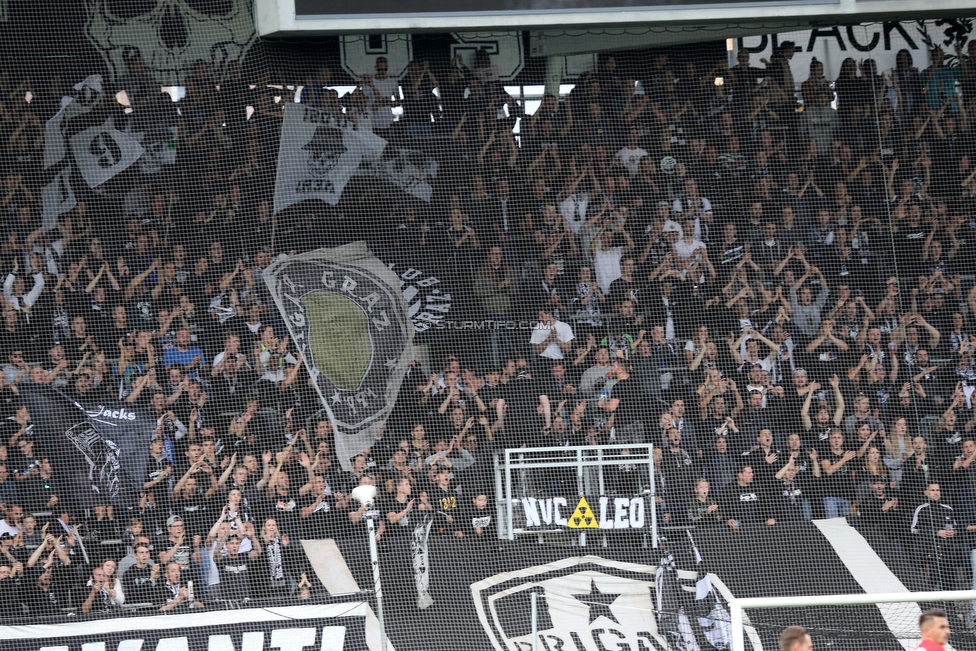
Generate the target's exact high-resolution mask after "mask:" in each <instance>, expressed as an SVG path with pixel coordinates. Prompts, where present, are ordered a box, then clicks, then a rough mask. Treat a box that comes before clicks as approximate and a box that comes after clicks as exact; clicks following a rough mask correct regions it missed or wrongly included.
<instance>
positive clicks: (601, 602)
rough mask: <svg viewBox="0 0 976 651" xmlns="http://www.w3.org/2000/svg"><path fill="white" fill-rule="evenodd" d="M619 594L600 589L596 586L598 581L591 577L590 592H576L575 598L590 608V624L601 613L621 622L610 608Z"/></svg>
mask: <svg viewBox="0 0 976 651" xmlns="http://www.w3.org/2000/svg"><path fill="white" fill-rule="evenodd" d="M619 596H620V594H613V593H606V592H600V589H599V588H597V587H596V581H594V580H593V579H590V593H589V594H574V595H573V598H575V599H577V600H578V601H581V602H583V603H584V604H586V605H587V607H588V608H589V609H590V624H592V623H593V622H595V621H596V620H597V618H598V617H600V616H601V615H602V616H604V617H606V618H607V619H609V620H610V621H612V622H616V623H617V624H619V623H620V622H619V621H618V620H617V618H616V617H615V616H614V614H613V612H611V610H610V604H612V603H613V602H614V601H616V600H617V597H619Z"/></svg>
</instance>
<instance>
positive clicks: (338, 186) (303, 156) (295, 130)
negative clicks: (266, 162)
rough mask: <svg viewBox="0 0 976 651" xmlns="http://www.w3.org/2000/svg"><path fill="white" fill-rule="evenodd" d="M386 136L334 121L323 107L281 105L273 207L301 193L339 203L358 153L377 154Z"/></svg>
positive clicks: (304, 196)
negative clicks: (282, 111) (319, 108)
mask: <svg viewBox="0 0 976 651" xmlns="http://www.w3.org/2000/svg"><path fill="white" fill-rule="evenodd" d="M384 147H386V140H384V139H383V138H380V137H379V136H377V135H376V134H374V133H373V132H372V131H369V130H368V129H359V128H357V127H356V126H355V125H350V124H346V125H340V124H337V123H336V121H335V118H334V117H333V116H332V115H331V114H329V113H326V112H324V111H319V110H318V109H313V108H309V107H308V106H305V105H304V104H294V103H289V104H286V105H285V113H284V118H283V119H282V123H281V143H280V145H279V147H278V174H277V177H276V178H275V194H274V212H279V211H281V210H284V209H285V208H287V207H288V206H290V205H292V204H296V203H298V202H299V201H305V200H307V199H318V200H320V201H325V202H326V203H329V204H331V205H333V206H334V205H335V204H337V203H339V198H340V197H341V196H342V191H343V190H344V189H345V187H346V184H347V183H348V182H349V178H350V177H351V176H352V175H353V172H355V171H356V170H357V169H358V168H359V164H360V162H361V161H362V160H363V158H364V157H365V158H367V159H371V158H374V157H377V156H379V155H380V154H381V153H382V152H383V148H384Z"/></svg>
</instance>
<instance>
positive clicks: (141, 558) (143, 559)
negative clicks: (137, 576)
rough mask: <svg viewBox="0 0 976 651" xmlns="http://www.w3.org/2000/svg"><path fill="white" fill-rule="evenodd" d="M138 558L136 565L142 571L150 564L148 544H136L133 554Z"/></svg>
mask: <svg viewBox="0 0 976 651" xmlns="http://www.w3.org/2000/svg"><path fill="white" fill-rule="evenodd" d="M132 555H133V556H135V558H136V565H137V566H138V567H139V568H140V569H141V568H143V567H146V565H148V564H149V546H148V545H146V544H136V548H135V551H134V552H133V553H132Z"/></svg>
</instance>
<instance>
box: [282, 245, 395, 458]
mask: <svg viewBox="0 0 976 651" xmlns="http://www.w3.org/2000/svg"><path fill="white" fill-rule="evenodd" d="M264 281H265V283H267V285H268V288H269V289H270V291H271V295H272V297H273V298H274V301H275V304H276V305H277V306H278V310H279V311H280V312H281V316H282V318H283V319H284V321H285V323H286V324H287V325H288V331H289V333H290V335H291V338H292V342H293V344H294V346H295V347H296V348H297V349H298V351H299V352H300V353H301V355H302V356H303V359H304V362H305V368H306V369H308V373H309V375H310V376H311V378H312V381H313V383H314V384H315V388H316V390H317V391H318V394H319V397H320V398H321V400H322V403H323V404H324V405H325V408H326V410H327V411H328V414H329V419H330V420H331V421H332V425H333V426H334V427H335V429H336V441H335V443H336V445H335V447H336V452H337V454H338V456H339V460H340V461H341V463H342V466H343V468H345V469H346V470H352V465H351V459H352V458H353V457H355V455H357V454H359V453H360V452H362V451H364V450H366V449H367V448H369V447H370V445H372V443H373V441H374V440H375V439H376V436H377V435H378V433H379V431H380V428H381V427H382V426H383V424H384V423H385V422H386V419H387V417H388V416H389V414H390V411H391V410H392V409H393V406H394V403H395V402H396V398H397V394H398V393H399V390H400V383H401V382H402V381H403V377H404V375H405V374H406V370H407V367H408V366H409V365H410V362H411V360H412V354H413V349H412V343H413V334H414V327H413V323H412V322H411V321H410V318H409V317H408V315H407V308H406V303H405V302H404V299H403V294H402V293H401V290H400V281H399V279H398V278H397V276H396V274H395V273H393V272H392V271H391V270H390V269H389V268H388V267H387V266H386V265H385V264H383V262H381V261H380V260H378V259H377V258H376V257H375V256H374V255H373V254H372V253H371V252H370V250H369V249H368V248H367V247H366V244H365V242H353V243H351V244H346V245H345V246H341V247H338V248H335V249H318V250H317V251H310V252H308V253H303V254H301V255H294V256H290V257H285V256H283V257H281V258H279V259H278V260H276V261H275V262H274V263H272V264H271V265H270V266H269V267H268V268H267V269H265V271H264Z"/></svg>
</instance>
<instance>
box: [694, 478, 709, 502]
mask: <svg viewBox="0 0 976 651" xmlns="http://www.w3.org/2000/svg"><path fill="white" fill-rule="evenodd" d="M695 495H696V496H698V497H700V498H701V499H705V498H706V497H708V480H707V479H699V480H698V481H696V482H695Z"/></svg>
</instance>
